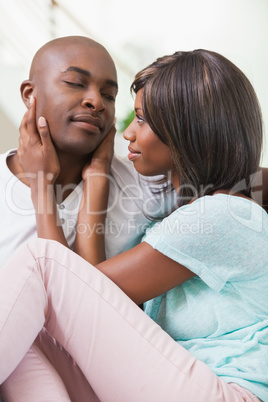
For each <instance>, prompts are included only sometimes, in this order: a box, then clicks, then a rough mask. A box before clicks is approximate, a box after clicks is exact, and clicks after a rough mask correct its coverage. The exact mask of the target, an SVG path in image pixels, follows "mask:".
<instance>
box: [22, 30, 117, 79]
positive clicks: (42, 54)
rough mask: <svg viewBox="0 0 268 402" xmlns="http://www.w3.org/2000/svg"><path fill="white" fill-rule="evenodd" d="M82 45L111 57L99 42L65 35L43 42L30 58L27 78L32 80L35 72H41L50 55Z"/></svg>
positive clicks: (58, 54) (84, 37)
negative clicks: (31, 58)
mask: <svg viewBox="0 0 268 402" xmlns="http://www.w3.org/2000/svg"><path fill="white" fill-rule="evenodd" d="M78 46H79V47H80V46H84V47H85V48H86V47H87V48H92V49H99V51H100V52H103V54H105V56H106V57H108V58H110V59H111V61H112V58H111V56H110V54H109V53H108V51H107V50H106V49H105V47H104V46H102V45H101V44H100V43H98V42H96V41H95V40H93V39H91V38H88V37H86V36H65V37H61V38H57V39H53V40H51V41H50V42H47V43H45V44H44V45H43V46H42V47H41V48H40V49H39V50H38V51H37V52H36V54H35V56H34V57H33V60H32V64H31V68H30V73H29V79H30V80H32V79H33V78H34V77H35V74H36V73H37V72H41V73H43V72H44V71H43V66H44V65H47V64H48V62H49V57H50V56H53V55H55V56H57V57H59V56H60V54H61V53H62V52H64V53H66V52H68V51H71V49H72V48H74V47H78Z"/></svg>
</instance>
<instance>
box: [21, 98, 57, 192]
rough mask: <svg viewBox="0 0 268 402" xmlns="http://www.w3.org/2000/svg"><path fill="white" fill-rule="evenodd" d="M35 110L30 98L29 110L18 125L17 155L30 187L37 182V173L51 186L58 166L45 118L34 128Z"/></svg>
mask: <svg viewBox="0 0 268 402" xmlns="http://www.w3.org/2000/svg"><path fill="white" fill-rule="evenodd" d="M35 109H36V108H35V99H34V98H33V97H32V99H31V104H30V108H29V110H28V111H27V112H26V113H25V115H24V117H23V119H22V122H21V125H20V138H19V148H18V152H17V155H18V159H19V163H20V165H21V167H22V168H23V170H24V172H25V173H26V175H27V179H28V180H29V183H30V185H32V184H33V182H36V181H37V180H38V172H42V176H43V180H44V181H45V182H46V183H52V184H53V183H54V182H55V180H56V178H57V177H58V175H59V172H60V164H59V160H58V156H57V153H56V150H55V148H54V146H53V144H52V141H51V137H50V133H49V128H48V125H47V122H46V120H45V118H44V117H40V118H39V120H38V127H37V126H36V112H35Z"/></svg>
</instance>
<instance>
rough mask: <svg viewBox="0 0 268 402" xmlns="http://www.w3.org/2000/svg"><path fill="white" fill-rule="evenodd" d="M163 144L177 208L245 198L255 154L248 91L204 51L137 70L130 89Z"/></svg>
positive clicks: (256, 126) (257, 115)
mask: <svg viewBox="0 0 268 402" xmlns="http://www.w3.org/2000/svg"><path fill="white" fill-rule="evenodd" d="M131 89H132V91H134V92H135V93H137V92H138V91H139V90H140V89H143V90H144V94H143V112H144V116H145V119H146V121H147V123H148V124H149V125H150V127H151V129H152V130H153V131H154V132H155V133H156V135H157V136H158V137H159V138H160V139H161V140H162V141H163V143H165V144H166V145H168V147H169V148H170V150H171V155H172V159H173V163H174V166H175V169H176V171H177V172H178V175H179V180H180V190H179V197H178V199H179V205H183V204H186V203H188V202H189V200H190V199H192V198H197V197H200V196H202V195H210V194H213V193H214V192H215V191H217V190H223V189H224V190H229V191H234V192H236V191H241V192H243V193H244V194H245V195H246V196H248V197H251V188H252V177H253V175H254V174H255V173H256V172H257V170H258V168H259V163H260V156H261V149H262V141H263V134H262V116H261V111H260V107H259V102H258V99H257V96H256V94H255V91H254V89H253V87H252V85H251V83H250V82H249V80H248V79H247V77H246V76H245V75H244V74H243V72H242V71H241V70H240V69H239V68H238V67H236V66H235V65H234V64H233V63H232V62H231V61H229V60H228V59H226V58H225V57H223V56H222V55H220V54H218V53H215V52H211V51H208V50H202V49H200V50H194V51H191V52H176V53H174V54H173V55H170V56H164V57H161V58H159V59H157V60H156V61H155V62H154V63H152V64H151V65H150V66H148V67H146V68H145V69H143V70H142V71H140V72H139V73H138V74H137V75H136V77H135V80H134V82H133V83H132V86H131Z"/></svg>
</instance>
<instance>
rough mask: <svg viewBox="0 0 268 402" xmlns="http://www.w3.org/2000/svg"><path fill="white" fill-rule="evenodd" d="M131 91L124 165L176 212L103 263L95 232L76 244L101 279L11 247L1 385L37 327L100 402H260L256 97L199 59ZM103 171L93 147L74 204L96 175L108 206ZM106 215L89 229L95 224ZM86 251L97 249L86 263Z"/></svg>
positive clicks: (263, 219) (164, 63)
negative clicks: (162, 188) (168, 187)
mask: <svg viewBox="0 0 268 402" xmlns="http://www.w3.org/2000/svg"><path fill="white" fill-rule="evenodd" d="M132 88H133V90H134V91H135V93H136V100H135V112H136V117H135V119H134V121H133V122H132V123H131V125H130V127H129V128H128V129H127V130H126V132H125V138H126V139H127V140H129V141H130V147H129V151H130V154H129V158H130V159H131V160H132V161H133V163H134V166H135V168H136V169H137V171H138V172H139V173H141V174H143V175H146V176H150V175H158V174H164V175H166V176H170V178H171V181H172V184H173V186H174V188H175V189H176V191H177V193H178V208H177V209H176V210H175V211H174V212H173V213H172V214H171V215H170V216H168V217H167V218H165V219H164V220H163V221H162V223H160V224H157V225H154V226H152V228H151V229H150V230H149V231H148V233H147V234H146V236H145V238H144V241H143V242H142V243H141V244H140V245H138V246H136V247H135V248H133V249H132V250H130V251H127V252H125V253H123V254H121V255H119V256H117V257H114V258H112V259H109V260H107V261H105V260H104V259H105V255H104V248H103V241H99V240H103V239H102V234H98V233H95V235H94V238H92V239H90V241H88V240H86V238H85V236H83V234H82V233H80V234H79V233H78V237H77V243H76V247H77V248H76V249H77V251H78V252H79V253H80V254H81V255H82V256H83V257H85V258H86V259H88V260H90V261H93V262H94V264H96V267H97V268H98V269H95V267H93V266H92V265H90V264H88V262H86V261H85V259H82V258H81V257H80V256H78V255H76V254H75V253H73V252H72V251H70V250H69V249H67V248H66V247H63V246H62V245H60V244H59V243H58V242H53V241H46V240H37V241H35V242H31V243H29V244H28V245H27V247H22V248H21V249H20V250H19V251H18V253H17V254H16V255H15V256H14V257H13V258H12V259H11V260H10V261H9V263H8V264H7V265H6V266H5V268H4V269H3V270H2V272H0V275H1V276H0V298H1V299H0V317H1V322H0V356H1V368H0V381H1V382H2V381H4V380H5V378H7V376H8V375H9V374H10V373H11V372H12V370H13V369H14V368H15V367H16V365H17V364H18V363H19V361H20V359H21V358H22V357H23V355H24V354H25V353H26V352H27V350H28V348H29V347H30V345H31V344H32V342H33V341H34V339H35V337H36V336H37V334H38V332H39V331H40V330H41V328H42V327H43V325H44V326H45V327H46V329H47V331H48V332H49V333H50V334H51V335H52V336H53V337H54V338H55V339H56V340H57V341H58V342H60V344H61V345H63V347H64V348H65V349H66V350H67V351H68V352H69V353H70V354H71V355H72V356H73V358H74V359H75V360H76V362H77V363H78V365H79V366H80V368H81V370H82V371H83V373H84V374H85V376H86V378H87V380H88V381H89V383H90V384H91V386H92V387H93V389H94V391H95V392H96V394H97V396H98V398H99V399H100V400H101V401H126V400H128V401H146V402H148V401H154V402H155V401H166V400H168V401H178V400H181V401H206V402H208V401H213V402H217V401H225V402H227V401H230V402H236V401H258V400H259V399H261V400H268V395H267V384H268V374H267V373H268V370H267V361H268V359H267V356H268V352H267V348H268V346H267V345H268V315H267V305H268V296H267V281H268V273H267V265H268V257H267V252H266V250H267V245H268V225H267V223H268V218H267V214H266V213H265V211H264V210H263V209H262V208H261V207H260V206H259V205H257V204H256V203H255V202H254V201H253V200H252V198H251V197H252V181H253V178H254V175H255V173H256V172H257V170H258V166H259V160H260V154H261V146H262V124H261V114H260V110H259V105H258V101H257V98H256V95H255V93H254V90H253V88H252V86H251V84H250V83H249V81H248V80H247V78H246V77H245V76H244V74H243V73H242V72H241V71H240V70H239V69H238V68H237V67H236V66H234V65H233V64H232V63H231V62H230V61H228V60H227V59H225V58H224V57H223V56H221V55H219V54H216V53H214V52H209V51H205V50H197V51H193V52H177V53H175V54H174V55H171V56H165V57H163V58H160V59H158V60H157V61H156V62H155V63H153V64H152V65H150V66H149V67H147V68H145V69H144V70H143V71H141V72H140V73H138V74H137V76H136V78H135V80H134V83H133V85H132ZM40 134H41V133H40ZM41 136H42V134H41ZM109 141H111V139H110V138H108V139H107V142H109ZM110 159H111V155H110V152H109V151H107V152H106V150H105V149H104V150H103V148H101V149H100V150H99V152H98V153H97V156H96V155H95V157H94V159H93V162H92V163H91V165H90V166H89V167H88V168H87V169H85V171H84V177H83V178H84V181H85V186H84V188H85V190H84V198H85V200H87V199H88V196H89V194H88V189H89V188H90V186H91V185H93V184H94V182H95V183H96V182H97V183H100V181H96V174H97V175H99V174H100V175H103V178H104V179H103V180H102V182H101V183H100V184H98V186H99V187H98V188H97V189H96V191H94V194H93V195H92V200H93V201H92V200H91V201H92V202H93V203H94V200H95V201H96V199H97V195H98V196H99V194H101V193H103V194H104V196H103V200H104V203H105V200H106V199H107V188H108V183H107V178H106V174H107V173H108V172H109V161H110ZM103 161H106V162H107V163H105V164H103ZM103 166H104V167H103ZM52 171H53V172H54V174H53V175H52V176H49V178H48V181H49V180H51V182H52V183H53V180H54V179H55V176H56V175H57V173H58V172H57V169H55V170H53V169H51V167H49V169H48V171H47V172H46V173H48V172H52ZM46 177H47V176H46ZM32 191H33V193H35V189H34V184H33V186H32ZM44 191H46V190H44ZM91 193H92V191H91ZM105 194H106V195H105ZM33 198H34V197H33ZM90 198H91V196H90ZM51 202H52V206H53V202H54V200H53V197H52V201H51ZM103 206H104V205H103V203H102V205H101V209H99V207H98V206H95V207H96V209H95V207H94V208H93V210H95V212H96V214H95V215H93V218H92V217H90V219H97V220H98V221H99V220H104V219H105V214H104V213H103ZM85 211H86V203H84V208H82V210H81V214H80V219H85V215H86V214H85ZM37 215H38V214H37ZM96 217H97V218H96ZM54 218H55V217H54ZM37 219H39V217H38V216H37ZM42 219H43V218H42V217H41V218H40V221H39V229H40V230H43V227H45V225H44V222H42ZM52 226H53V222H52ZM40 230H39V234H40ZM49 230H51V229H49ZM49 230H48V231H49ZM46 231H47V229H46V228H45V230H44V232H43V237H45V236H46ZM41 236H42V233H41ZM57 236H58V234H57V233H56V234H55V237H53V238H54V239H55V240H60V241H61V239H60V238H58V237H57ZM88 242H89V243H90V247H91V245H92V244H94V242H95V244H98V247H97V249H94V247H93V248H92V247H91V249H90V250H91V251H90V252H89V253H88V252H87V243H88ZM94 250H95V251H94ZM92 253H93V254H94V255H93V257H92ZM103 260H104V261H103ZM99 261H103V262H101V263H98V262H99ZM6 281H9V282H10V281H12V283H14V284H13V289H12V290H13V291H12V293H11V294H8V295H7V294H6V292H5V287H6V284H5V286H4V285H3V284H4V283H5V282H6ZM131 299H132V300H131ZM144 302H145V312H146V313H147V315H148V316H149V317H148V316H147V315H146V314H145V313H144V312H143V311H142V310H141V309H140V308H139V307H138V306H137V304H140V303H144ZM154 321H156V323H155V322H154ZM157 324H159V325H157ZM22 325H23V328H24V330H23V332H22V333H21V332H19V329H20V328H21V327H22ZM161 327H162V328H161ZM12 338H14V340H15V342H12V341H11V340H10V339H12ZM11 344H12V351H10V345H11ZM258 398H259V399H258Z"/></svg>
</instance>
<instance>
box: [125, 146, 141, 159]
mask: <svg viewBox="0 0 268 402" xmlns="http://www.w3.org/2000/svg"><path fill="white" fill-rule="evenodd" d="M128 150H129V154H128V159H129V160H131V161H133V160H135V159H137V158H138V157H139V156H140V155H141V153H140V152H139V151H136V149H134V148H132V147H128Z"/></svg>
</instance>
